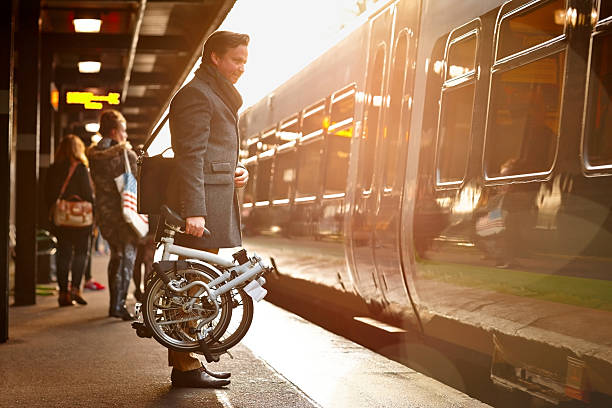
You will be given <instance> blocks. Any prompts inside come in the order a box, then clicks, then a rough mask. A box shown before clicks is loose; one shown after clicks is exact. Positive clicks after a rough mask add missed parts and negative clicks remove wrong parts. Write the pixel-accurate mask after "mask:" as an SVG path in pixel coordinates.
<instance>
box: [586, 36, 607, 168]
mask: <svg viewBox="0 0 612 408" xmlns="http://www.w3.org/2000/svg"><path fill="white" fill-rule="evenodd" d="M610 61H612V32H608V33H606V34H605V35H600V36H597V37H595V38H594V40H593V55H592V57H591V75H590V78H589V99H588V108H587V109H588V110H587V131H586V135H585V136H586V137H585V139H586V146H585V150H586V159H587V162H588V164H589V165H591V166H601V165H609V164H612V106H611V105H612V103H611V99H612V65H611V64H610Z"/></svg>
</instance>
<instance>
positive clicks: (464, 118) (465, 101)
mask: <svg viewBox="0 0 612 408" xmlns="http://www.w3.org/2000/svg"><path fill="white" fill-rule="evenodd" d="M473 106H474V83H470V84H468V85H465V86H456V87H453V88H450V89H448V90H445V91H444V93H443V96H442V116H441V119H440V127H439V129H438V155H437V176H438V180H437V181H438V184H444V183H456V182H458V181H462V180H463V178H464V176H465V169H466V166H467V161H468V154H469V148H470V145H471V143H470V134H471V131H472V111H473Z"/></svg>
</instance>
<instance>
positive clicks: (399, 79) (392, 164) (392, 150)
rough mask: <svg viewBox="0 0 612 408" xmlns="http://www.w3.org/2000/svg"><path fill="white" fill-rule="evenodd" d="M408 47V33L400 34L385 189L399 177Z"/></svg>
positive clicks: (386, 147)
mask: <svg viewBox="0 0 612 408" xmlns="http://www.w3.org/2000/svg"><path fill="white" fill-rule="evenodd" d="M407 47H408V37H407V35H406V33H405V32H403V33H402V34H400V37H399V39H398V40H397V43H396V45H395V57H394V59H393V68H392V72H391V83H390V89H389V98H390V101H389V114H388V116H387V119H386V122H387V137H386V138H385V139H384V146H383V149H384V150H383V158H384V170H383V186H384V188H385V189H390V188H393V185H394V184H395V179H396V177H397V164H398V156H399V153H400V150H401V149H400V145H401V134H400V132H401V129H400V123H401V119H402V98H403V95H404V78H405V72H406V55H407V51H408V48H407Z"/></svg>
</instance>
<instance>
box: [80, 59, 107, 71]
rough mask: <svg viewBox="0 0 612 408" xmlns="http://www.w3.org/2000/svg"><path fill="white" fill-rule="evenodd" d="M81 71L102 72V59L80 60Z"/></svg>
mask: <svg viewBox="0 0 612 408" xmlns="http://www.w3.org/2000/svg"><path fill="white" fill-rule="evenodd" d="M77 65H78V66H79V72H80V73H82V74H95V73H97V72H100V68H101V67H102V63H101V62H100V61H79V62H78V64H77Z"/></svg>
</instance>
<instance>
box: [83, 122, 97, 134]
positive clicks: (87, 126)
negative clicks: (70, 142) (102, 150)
mask: <svg viewBox="0 0 612 408" xmlns="http://www.w3.org/2000/svg"><path fill="white" fill-rule="evenodd" d="M85 130H86V131H88V132H91V133H96V132H97V131H98V130H100V124H99V123H98V122H89V123H86V124H85Z"/></svg>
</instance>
